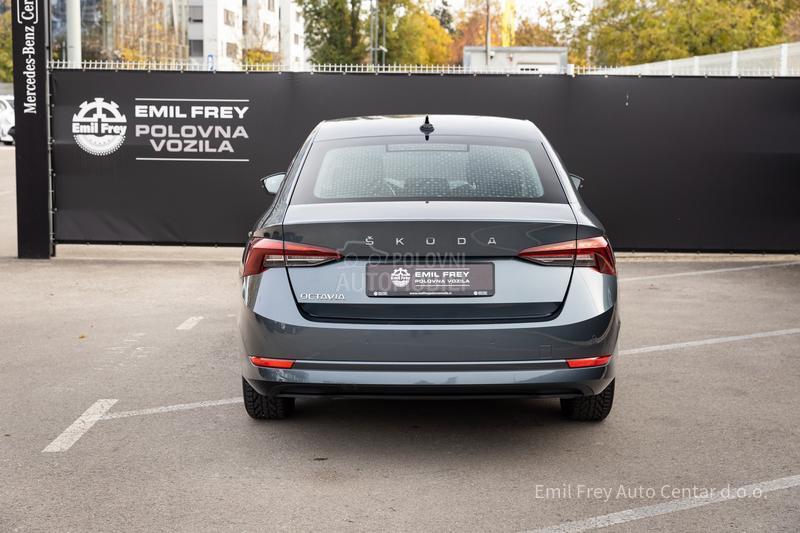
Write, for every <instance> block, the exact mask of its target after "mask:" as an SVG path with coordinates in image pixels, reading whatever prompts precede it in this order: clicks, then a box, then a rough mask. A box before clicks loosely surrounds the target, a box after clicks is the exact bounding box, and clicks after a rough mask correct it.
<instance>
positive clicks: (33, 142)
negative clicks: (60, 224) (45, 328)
mask: <svg viewBox="0 0 800 533" xmlns="http://www.w3.org/2000/svg"><path fill="white" fill-rule="evenodd" d="M11 9H12V12H11V26H12V39H13V42H14V46H13V58H14V112H15V118H16V125H15V132H16V135H15V141H16V145H17V147H16V162H17V253H18V255H19V257H20V258H24V259H47V258H49V257H50V255H51V251H52V248H51V238H50V233H51V222H50V220H51V219H50V202H51V195H50V154H49V137H50V136H49V118H48V117H49V109H48V97H47V85H48V81H47V58H48V48H49V47H48V43H47V39H48V27H47V25H48V20H49V17H48V0H13V2H12V5H11Z"/></svg>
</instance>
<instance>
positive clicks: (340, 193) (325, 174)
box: [291, 136, 566, 204]
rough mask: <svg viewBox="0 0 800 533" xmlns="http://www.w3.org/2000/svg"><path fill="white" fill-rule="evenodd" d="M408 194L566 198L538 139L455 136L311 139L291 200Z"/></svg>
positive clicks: (400, 198)
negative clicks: (315, 140) (530, 140)
mask: <svg viewBox="0 0 800 533" xmlns="http://www.w3.org/2000/svg"><path fill="white" fill-rule="evenodd" d="M408 200H429V201H431V200H486V201H491V200H496V201H527V202H548V203H566V197H565V195H564V191H563V189H562V188H561V183H560V182H559V180H558V178H557V176H556V173H555V169H554V168H553V165H552V163H551V162H550V159H549V158H548V156H547V153H546V152H545V149H544V146H543V145H542V144H541V143H540V142H530V143H527V142H522V141H515V140H510V139H498V138H473V137H457V136H451V137H436V138H431V140H429V141H425V140H424V137H422V136H418V137H374V138H361V139H344V140H335V141H319V142H316V143H314V144H313V146H312V147H311V150H310V152H309V156H308V158H307V160H306V162H305V165H304V166H303V169H302V171H301V174H300V178H299V181H298V185H297V188H296V190H295V193H294V195H293V196H292V200H291V203H293V204H313V203H331V202H354V201H408Z"/></svg>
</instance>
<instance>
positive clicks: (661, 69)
mask: <svg viewBox="0 0 800 533" xmlns="http://www.w3.org/2000/svg"><path fill="white" fill-rule="evenodd" d="M48 68H50V69H51V70H112V71H119V70H137V71H178V72H209V71H210V72H223V71H233V72H237V71H238V72H278V73H282V72H308V73H312V74H313V73H338V74H349V73H353V74H409V75H410V74H438V75H445V74H460V75H473V76H475V75H479V74H494V75H507V76H510V75H528V76H531V75H534V76H535V75H538V76H540V77H541V76H553V75H555V76H559V75H561V76H563V75H568V76H670V77H682V76H701V77H703V76H705V77H712V76H732V77H785V76H789V77H800V68H791V69H788V68H786V67H784V68H783V69H776V68H735V69H733V68H731V67H718V66H715V67H706V66H700V67H699V68H698V67H697V66H691V65H689V66H687V65H686V64H685V63H678V62H677V61H676V62H674V63H673V62H663V63H659V64H650V65H634V66H626V67H611V66H578V65H567V66H566V67H565V68H557V69H553V70H547V71H539V70H536V69H530V68H527V67H526V68H519V67H516V68H501V69H498V68H491V69H487V68H473V67H465V66H462V65H362V64H351V65H346V64H312V65H308V66H307V67H306V68H303V69H296V68H293V67H290V66H289V65H280V64H271V63H270V64H261V63H258V64H247V63H246V64H242V65H239V66H238V69H237V70H222V69H216V70H215V69H209V68H208V67H207V66H206V65H204V64H202V63H195V62H186V61H101V60H88V61H83V62H81V64H80V65H75V64H73V63H71V62H69V61H68V60H51V61H49V62H48Z"/></svg>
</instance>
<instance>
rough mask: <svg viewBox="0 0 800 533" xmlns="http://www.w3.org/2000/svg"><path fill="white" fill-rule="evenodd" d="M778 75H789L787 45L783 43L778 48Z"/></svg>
mask: <svg viewBox="0 0 800 533" xmlns="http://www.w3.org/2000/svg"><path fill="white" fill-rule="evenodd" d="M780 54H781V59H780V70H779V72H780V75H781V76H788V75H789V45H788V44H786V43H784V44H782V45H781V48H780Z"/></svg>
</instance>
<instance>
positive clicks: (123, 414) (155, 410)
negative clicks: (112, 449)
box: [100, 398, 242, 420]
mask: <svg viewBox="0 0 800 533" xmlns="http://www.w3.org/2000/svg"><path fill="white" fill-rule="evenodd" d="M236 403H242V399H241V398H225V399H224V400H207V401H204V402H194V403H179V404H177V405H165V406H163V407H151V408H150V409H137V410H135V411H120V412H118V413H108V414H106V415H104V416H103V417H102V418H101V419H100V420H113V419H115V418H128V417H131V416H141V415H156V414H159V413H171V412H173V411H188V410H189V409H200V408H201V407H214V406H217V405H231V404H236Z"/></svg>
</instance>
